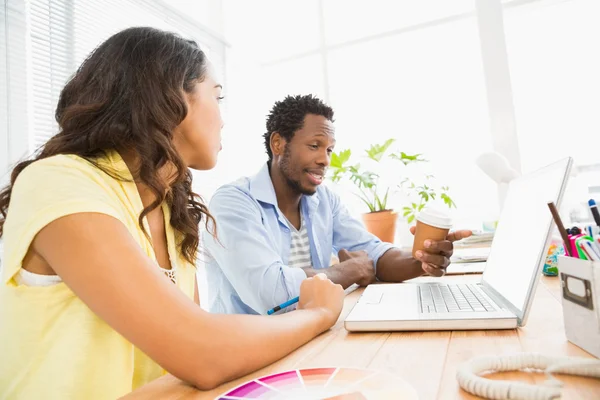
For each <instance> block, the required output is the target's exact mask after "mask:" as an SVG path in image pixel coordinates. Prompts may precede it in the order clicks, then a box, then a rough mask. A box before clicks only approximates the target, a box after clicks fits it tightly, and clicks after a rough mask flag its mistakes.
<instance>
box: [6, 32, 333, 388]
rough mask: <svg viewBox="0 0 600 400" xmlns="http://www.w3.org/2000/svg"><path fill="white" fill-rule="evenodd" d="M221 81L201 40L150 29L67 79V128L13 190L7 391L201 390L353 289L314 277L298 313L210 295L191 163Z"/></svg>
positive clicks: (113, 42)
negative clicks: (212, 301)
mask: <svg viewBox="0 0 600 400" xmlns="http://www.w3.org/2000/svg"><path fill="white" fill-rule="evenodd" d="M220 99H221V85H219V84H218V82H216V80H215V76H214V74H213V72H212V71H211V66H210V64H209V63H208V61H207V60H206V58H205V55H204V53H203V52H202V51H201V50H200V49H199V48H198V46H197V45H196V43H194V42H191V41H186V40H184V39H181V38H180V37H178V36H176V35H173V34H170V33H165V32H162V31H158V30H155V29H151V28H132V29H127V30H125V31H122V32H120V33H118V34H116V35H114V36H112V37H111V38H110V39H108V40H107V41H106V42H104V43H103V44H102V45H101V46H100V47H98V48H97V49H96V50H95V51H94V52H93V53H92V54H91V55H90V56H89V57H88V59H87V60H85V61H84V63H83V64H82V65H81V67H80V68H79V69H78V71H77V72H76V74H75V75H74V76H73V78H72V79H71V80H70V81H69V82H68V83H67V85H66V86H65V88H64V89H63V91H62V93H61V95H60V99H59V102H58V107H57V109H56V119H57V121H58V124H59V127H60V131H59V133H58V134H57V135H56V136H54V137H53V138H52V139H50V140H49V141H48V142H47V143H46V145H45V146H44V147H43V149H42V151H41V153H40V154H39V155H38V156H37V157H35V159H34V160H30V161H25V162H22V163H20V164H18V165H17V166H16V167H15V169H14V171H13V173H12V177H11V184H10V185H9V186H8V187H7V188H6V189H4V190H3V191H2V192H1V193H0V211H1V214H2V216H1V217H0V235H1V236H2V237H3V239H4V248H5V253H4V262H3V268H2V282H1V285H0V321H1V328H0V354H1V357H2V362H1V363H0V392H1V393H3V394H4V395H5V396H6V397H7V398H23V399H33V398H46V399H47V398H61V399H62V398H84V399H92V398H111V399H112V398H116V397H119V396H121V395H124V394H126V393H128V392H129V391H131V390H132V389H135V388H136V387H138V386H140V385H143V384H145V383H147V382H149V381H151V380H153V379H155V378H157V377H159V376H160V375H161V374H163V373H164V372H165V370H166V371H168V372H170V373H172V374H174V375H175V376H177V377H179V378H180V379H183V380H185V381H187V382H190V383H192V384H194V385H196V386H197V387H198V388H200V389H211V388H214V387H215V386H217V385H219V384H221V383H223V382H225V381H228V380H231V379H233V378H235V377H239V376H242V375H245V374H247V373H249V372H251V371H253V370H256V369H258V368H260V367H262V366H265V365H267V364H270V363H272V362H273V361H275V360H277V359H279V358H281V357H283V356H285V355H286V354H288V353H290V352H291V351H293V350H294V349H296V348H297V347H299V346H301V345H302V344H304V343H306V342H307V341H309V340H310V339H312V338H313V337H315V336H316V335H318V334H320V333H321V332H323V331H325V330H327V329H329V327H331V326H332V324H334V323H335V321H336V320H337V318H338V316H339V313H340V311H341V307H342V302H343V291H342V289H341V287H340V286H339V285H334V284H333V283H331V282H330V281H329V280H326V279H325V278H324V277H323V276H320V277H318V278H316V279H307V280H306V281H305V282H304V284H303V286H302V288H301V293H300V302H299V306H298V309H299V310H298V311H296V312H292V313H288V314H284V315H278V316H274V317H266V316H243V315H213V314H209V313H207V312H205V311H203V310H202V309H201V308H200V307H198V305H197V304H194V301H193V300H194V299H195V300H196V303H198V292H197V291H198V289H197V285H196V280H195V269H194V263H195V260H196V254H197V250H198V224H199V223H201V222H202V223H203V224H205V225H206V226H207V228H209V229H210V228H212V227H213V226H214V221H213V220H212V217H211V215H210V214H209V212H208V210H207V208H206V207H205V205H204V204H203V203H202V202H201V200H200V198H199V197H198V196H197V195H196V194H194V193H193V192H192V178H191V174H190V172H189V171H188V169H187V168H188V167H190V168H194V169H201V170H206V169H211V168H213V167H214V165H215V163H216V160H217V153H218V152H219V150H220V146H221V145H220V141H221V138H220V132H221V127H222V124H223V123H222V120H221V116H220V111H219V101H220Z"/></svg>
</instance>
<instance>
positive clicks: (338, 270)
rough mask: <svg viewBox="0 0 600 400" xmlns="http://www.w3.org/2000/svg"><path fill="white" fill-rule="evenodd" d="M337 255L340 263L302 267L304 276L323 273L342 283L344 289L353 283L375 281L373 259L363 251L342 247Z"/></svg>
mask: <svg viewBox="0 0 600 400" xmlns="http://www.w3.org/2000/svg"><path fill="white" fill-rule="evenodd" d="M338 257H339V259H340V263H339V264H335V265H332V266H330V267H329V268H325V269H314V268H303V269H304V272H306V276H308V277H311V276H314V275H316V274H320V273H321V274H325V275H327V277H328V278H329V279H330V280H331V281H333V282H335V283H337V284H340V285H342V287H343V288H344V289H346V288H347V287H348V286H351V285H353V284H355V283H357V284H358V285H360V286H367V285H368V284H370V283H373V282H375V268H373V261H372V260H370V259H369V257H368V255H367V253H366V252H365V251H356V252H350V251H347V250H344V249H342V250H340V251H339V253H338Z"/></svg>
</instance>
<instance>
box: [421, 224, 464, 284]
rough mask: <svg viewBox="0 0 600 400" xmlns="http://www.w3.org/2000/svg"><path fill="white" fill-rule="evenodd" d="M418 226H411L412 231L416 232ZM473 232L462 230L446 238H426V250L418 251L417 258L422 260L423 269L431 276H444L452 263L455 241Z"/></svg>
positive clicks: (451, 233)
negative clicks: (436, 239) (437, 239)
mask: <svg viewBox="0 0 600 400" xmlns="http://www.w3.org/2000/svg"><path fill="white" fill-rule="evenodd" d="M415 229H416V227H414V226H411V227H410V233H412V234H413V235H414V234H415ZM472 234H473V232H471V231H469V230H461V231H454V232H450V233H449V234H448V236H447V237H446V240H440V241H435V240H426V241H425V243H424V245H425V251H417V254H416V257H415V258H416V259H417V260H419V261H421V268H423V271H425V273H427V274H428V275H431V276H443V275H444V274H445V273H446V268H448V265H450V257H452V253H453V252H454V244H453V242H455V241H457V240H461V239H464V238H468V237H469V236H471V235H472Z"/></svg>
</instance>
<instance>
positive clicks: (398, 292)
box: [353, 283, 420, 321]
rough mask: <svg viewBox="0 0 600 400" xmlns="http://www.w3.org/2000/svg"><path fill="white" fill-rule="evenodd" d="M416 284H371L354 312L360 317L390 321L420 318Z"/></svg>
mask: <svg viewBox="0 0 600 400" xmlns="http://www.w3.org/2000/svg"><path fill="white" fill-rule="evenodd" d="M417 295H418V292H417V287H416V285H413V284H403V283H399V284H377V285H370V286H369V287H367V289H366V290H365V291H364V293H363V295H362V296H361V298H360V300H359V301H358V303H359V305H360V307H356V308H355V311H353V313H357V314H359V315H360V316H357V315H353V317H355V318H356V317H358V319H363V318H364V319H366V320H373V321H378V320H379V321H386V320H387V321H389V320H398V319H419V314H420V313H419V301H418V296H417Z"/></svg>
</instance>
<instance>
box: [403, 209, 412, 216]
mask: <svg viewBox="0 0 600 400" xmlns="http://www.w3.org/2000/svg"><path fill="white" fill-rule="evenodd" d="M408 214H412V210H408V211H404V214H402V216H403V217H406V216H407V215H408Z"/></svg>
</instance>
